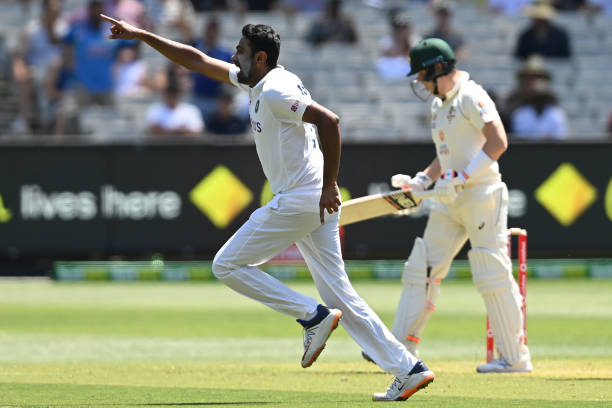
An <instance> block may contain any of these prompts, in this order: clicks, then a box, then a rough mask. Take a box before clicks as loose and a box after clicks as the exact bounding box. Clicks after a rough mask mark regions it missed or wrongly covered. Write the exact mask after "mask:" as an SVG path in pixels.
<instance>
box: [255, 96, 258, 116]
mask: <svg viewBox="0 0 612 408" xmlns="http://www.w3.org/2000/svg"><path fill="white" fill-rule="evenodd" d="M258 110H259V99H258V100H257V102H255V113H257V111H258Z"/></svg>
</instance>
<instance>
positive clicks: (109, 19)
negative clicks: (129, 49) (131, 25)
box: [100, 14, 119, 25]
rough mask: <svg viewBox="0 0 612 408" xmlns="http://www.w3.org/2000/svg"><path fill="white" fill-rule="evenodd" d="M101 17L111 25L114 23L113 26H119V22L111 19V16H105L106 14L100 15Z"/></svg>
mask: <svg viewBox="0 0 612 408" xmlns="http://www.w3.org/2000/svg"><path fill="white" fill-rule="evenodd" d="M100 17H101V18H102V19H103V20H106V21H108V22H109V23H113V24H117V25H119V22H118V21H117V20H115V19H114V18H111V17H109V16H105V15H104V14H100Z"/></svg>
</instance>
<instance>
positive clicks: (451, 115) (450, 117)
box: [446, 106, 456, 125]
mask: <svg viewBox="0 0 612 408" xmlns="http://www.w3.org/2000/svg"><path fill="white" fill-rule="evenodd" d="M455 111H456V109H455V107H454V106H451V107H450V109H449V110H448V115H446V119H448V124H449V125H450V123H451V122H452V121H453V119H454V118H455V116H456V115H455Z"/></svg>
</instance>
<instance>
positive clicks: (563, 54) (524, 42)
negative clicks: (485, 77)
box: [514, 2, 571, 60]
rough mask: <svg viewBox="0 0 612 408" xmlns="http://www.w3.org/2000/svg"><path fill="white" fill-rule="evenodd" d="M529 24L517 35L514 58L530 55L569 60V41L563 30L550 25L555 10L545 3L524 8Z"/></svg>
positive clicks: (523, 57) (524, 57)
mask: <svg viewBox="0 0 612 408" xmlns="http://www.w3.org/2000/svg"><path fill="white" fill-rule="evenodd" d="M525 14H526V15H527V16H528V17H530V18H531V24H530V25H529V26H528V27H527V28H526V29H525V30H524V31H523V32H522V33H521V34H520V35H519V38H518V41H517V43H516V48H515V51H514V56H515V57H517V58H519V59H523V60H524V59H526V58H527V57H529V56H530V55H532V54H539V55H542V56H544V57H551V58H569V57H570V56H571V51H570V40H569V36H568V34H567V32H566V31H565V29H563V28H561V27H559V26H557V25H555V24H553V23H552V19H553V17H554V16H555V9H554V8H553V7H552V6H551V5H550V4H548V3H546V2H537V3H534V4H533V5H530V6H527V7H526V8H525Z"/></svg>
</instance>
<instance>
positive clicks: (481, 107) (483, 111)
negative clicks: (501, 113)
mask: <svg viewBox="0 0 612 408" xmlns="http://www.w3.org/2000/svg"><path fill="white" fill-rule="evenodd" d="M478 113H479V114H480V117H483V116H484V115H486V114H488V113H489V111H488V110H487V108H486V106H485V104H484V103H483V102H478Z"/></svg>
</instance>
